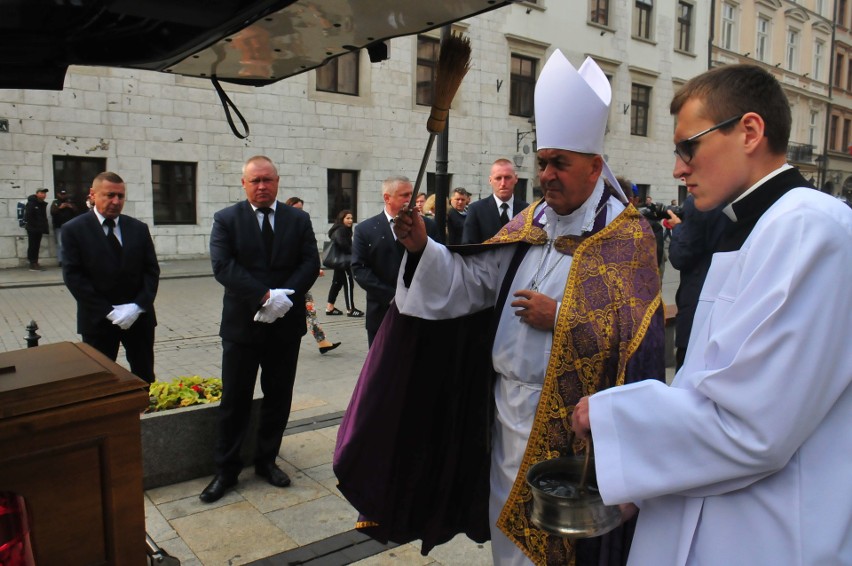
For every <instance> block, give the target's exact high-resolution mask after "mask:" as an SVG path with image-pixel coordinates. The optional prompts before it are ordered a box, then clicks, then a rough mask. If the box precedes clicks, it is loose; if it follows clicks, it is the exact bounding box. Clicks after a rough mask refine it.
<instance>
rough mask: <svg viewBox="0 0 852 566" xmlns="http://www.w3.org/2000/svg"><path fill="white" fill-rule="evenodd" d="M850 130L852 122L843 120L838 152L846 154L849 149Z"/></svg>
mask: <svg viewBox="0 0 852 566" xmlns="http://www.w3.org/2000/svg"><path fill="white" fill-rule="evenodd" d="M850 128H852V120H849V119H848V118H847V119H845V120H843V137H842V138H841V141H840V151H842V152H843V153H846V152H847V151H848V149H849V129H850Z"/></svg>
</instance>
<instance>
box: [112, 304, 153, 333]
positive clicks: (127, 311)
mask: <svg viewBox="0 0 852 566" xmlns="http://www.w3.org/2000/svg"><path fill="white" fill-rule="evenodd" d="M143 312H145V311H144V310H142V307H140V306H139V305H137V304H136V303H126V304H123V305H113V306H112V310H111V311H110V313H109V314H108V315H107V319H108V320H109V321H110V322H112V323H113V324H114V325H116V326H118V327H119V328H121V329H122V330H127V329H128V328H130V327H131V326H133V323H134V322H136V319H138V318H139V315H140V314H142V313H143Z"/></svg>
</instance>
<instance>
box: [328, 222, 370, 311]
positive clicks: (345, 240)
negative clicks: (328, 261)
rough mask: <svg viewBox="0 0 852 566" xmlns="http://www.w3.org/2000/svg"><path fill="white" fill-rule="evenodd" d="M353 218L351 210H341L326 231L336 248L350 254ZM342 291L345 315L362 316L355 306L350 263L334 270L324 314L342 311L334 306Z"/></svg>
mask: <svg viewBox="0 0 852 566" xmlns="http://www.w3.org/2000/svg"><path fill="white" fill-rule="evenodd" d="M354 222H355V218H354V217H353V216H352V211H351V210H345V209H344V210H341V211H340V212H338V213H337V219H336V220H335V221H334V224H333V225H332V226H331V228H330V229H329V231H328V237H329V239H330V240H331V241H332V242H334V245H335V246H337V248H338V249H339V250H340V251H341V252H343V253H345V254H349V255H350V256H351V255H352V224H353V223H354ZM341 290H342V291H343V299H344V301H345V302H346V316H351V317H362V316H364V313H363V312H362V311H360V310H358V309H357V308H355V279H354V276H353V275H352V264H351V263H350V264H349V265H347V266H346V267H340V268H337V269H335V270H334V279H332V280H331V288H329V290H328V304H327V305H326V307H325V314H327V315H329V316H339V315H341V314H343V312H342V311H341V310H340V309H338V308H336V307H335V306H334V302H335V301H336V300H337V295H338V294H339V293H340V291H341Z"/></svg>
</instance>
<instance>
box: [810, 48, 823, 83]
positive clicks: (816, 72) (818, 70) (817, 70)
mask: <svg viewBox="0 0 852 566" xmlns="http://www.w3.org/2000/svg"><path fill="white" fill-rule="evenodd" d="M824 51H825V43H824V42H822V41H817V42H815V43H814V68H813V73H812V75H813V78H814V80H815V81H818V80H821V79H822V54H823V52H824Z"/></svg>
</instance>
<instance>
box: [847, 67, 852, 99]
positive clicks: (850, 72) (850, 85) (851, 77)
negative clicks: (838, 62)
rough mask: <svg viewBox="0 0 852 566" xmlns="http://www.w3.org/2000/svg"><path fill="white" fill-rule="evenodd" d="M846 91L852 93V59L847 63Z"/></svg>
mask: <svg viewBox="0 0 852 566" xmlns="http://www.w3.org/2000/svg"><path fill="white" fill-rule="evenodd" d="M846 90H849V91H852V59H849V60H848V61H847V62H846Z"/></svg>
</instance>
